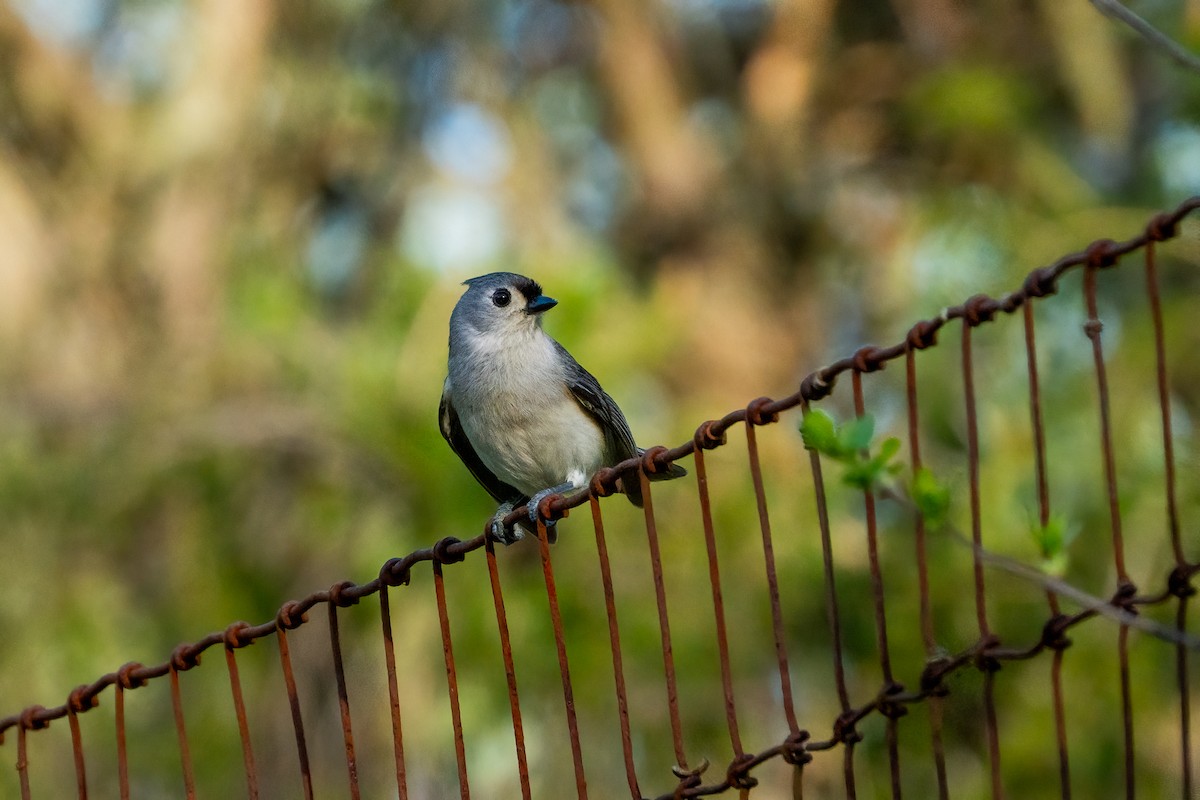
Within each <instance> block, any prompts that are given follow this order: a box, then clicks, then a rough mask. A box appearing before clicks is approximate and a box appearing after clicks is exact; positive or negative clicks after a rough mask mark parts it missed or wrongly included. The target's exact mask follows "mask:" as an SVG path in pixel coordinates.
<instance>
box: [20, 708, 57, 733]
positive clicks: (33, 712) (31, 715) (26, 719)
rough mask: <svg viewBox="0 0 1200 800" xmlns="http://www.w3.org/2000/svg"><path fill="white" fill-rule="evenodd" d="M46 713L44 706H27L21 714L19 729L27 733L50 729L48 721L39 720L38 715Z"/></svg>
mask: <svg viewBox="0 0 1200 800" xmlns="http://www.w3.org/2000/svg"><path fill="white" fill-rule="evenodd" d="M45 711H46V707H45V706H29V708H27V709H25V710H24V711H22V712H21V727H22V728H24V729H25V730H27V731H40V730H42V729H44V728H49V727H50V720H48V719H39V718H38V715H39V714H42V713H44V712H45Z"/></svg>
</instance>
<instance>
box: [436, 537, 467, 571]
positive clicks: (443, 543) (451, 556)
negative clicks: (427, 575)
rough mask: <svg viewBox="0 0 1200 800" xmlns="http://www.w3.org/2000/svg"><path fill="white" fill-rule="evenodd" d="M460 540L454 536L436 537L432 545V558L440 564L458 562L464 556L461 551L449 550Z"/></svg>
mask: <svg viewBox="0 0 1200 800" xmlns="http://www.w3.org/2000/svg"><path fill="white" fill-rule="evenodd" d="M460 542H462V540H461V539H458V538H456V537H454V536H444V537H442V538H441V539H438V540H437V542H435V543H434V545H433V560H434V561H436V562H438V563H439V564H442V565H446V564H457V563H459V562H460V561H462V560H463V559H465V558H466V556H465V555H464V554H462V553H454V552H451V550H450V548H451V547H453V546H454V545H456V544H459V543H460Z"/></svg>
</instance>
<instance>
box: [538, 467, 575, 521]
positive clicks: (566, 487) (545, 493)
mask: <svg viewBox="0 0 1200 800" xmlns="http://www.w3.org/2000/svg"><path fill="white" fill-rule="evenodd" d="M583 485H584V477H583V473H582V472H580V473H575V472H571V473H570V474H568V475H567V480H566V483H560V484H559V485H558V486H551V487H550V488H549V489H542V490H541V491H540V492H536V493H534V495H533V497H530V498H529V505H528V508H529V521H530V522H533V523H535V524H536V523H537V521H538V506H539V505H540V504H541V502H542V501H543V500H545V499H546V498H547V497H549V496H550V495H553V494H566V493H567V492H570V491H573V490H575V489H578V488H580V487H581V486H583ZM557 522H558V520H554V519H548V520H545V523H546V529H547V530H550V529H552V528H553V527H554V525H555V524H556V523H557Z"/></svg>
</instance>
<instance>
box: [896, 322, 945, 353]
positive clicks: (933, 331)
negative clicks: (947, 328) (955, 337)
mask: <svg viewBox="0 0 1200 800" xmlns="http://www.w3.org/2000/svg"><path fill="white" fill-rule="evenodd" d="M941 327H942V321H941V320H940V319H923V320H921V321H920V322H918V323H917V324H916V325H913V326H912V327H911V328H909V329H908V335H907V336H905V337H904V343H905V344H907V345H908V347H909V349H911V350H924V349H925V348H927V347H933V346H934V345H935V344H937V333H938V330H939V329H940V328H941Z"/></svg>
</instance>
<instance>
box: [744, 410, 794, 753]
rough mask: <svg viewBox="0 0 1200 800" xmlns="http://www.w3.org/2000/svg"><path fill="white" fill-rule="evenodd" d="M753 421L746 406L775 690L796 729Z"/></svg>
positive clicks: (791, 729) (772, 548)
mask: <svg viewBox="0 0 1200 800" xmlns="http://www.w3.org/2000/svg"><path fill="white" fill-rule="evenodd" d="M756 422H757V423H758V424H761V420H755V419H753V412H752V411H750V410H747V419H746V450H747V454H748V457H749V460H750V480H751V482H752V483H753V484H754V501H755V504H756V506H757V507H758V527H759V531H760V532H761V533H762V545H763V562H764V567H765V569H766V577H767V592H768V594H769V596H770V601H771V632H772V635H773V636H774V637H775V659H776V661H778V662H779V693H780V697H781V699H782V700H783V713H784V716H785V717H786V720H787V726H788V730H789V731H791V732H792V733H796V732H798V731H799V730H800V724H799V723H798V722H797V721H796V704H795V700H794V699H793V698H792V675H791V669H790V667H789V666H788V654H787V636H786V633H785V630H784V624H783V606H782V603H781V602H780V598H779V575H778V572H777V570H776V568H775V543H774V541H773V539H772V536H771V518H770V515H769V514H768V512H767V493H766V489H765V488H764V486H763V475H762V463H761V462H760V461H759V457H758V435H757V434H756V433H755V432H754V427H755V424H756Z"/></svg>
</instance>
